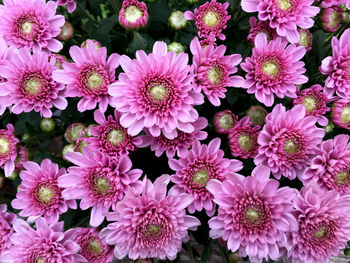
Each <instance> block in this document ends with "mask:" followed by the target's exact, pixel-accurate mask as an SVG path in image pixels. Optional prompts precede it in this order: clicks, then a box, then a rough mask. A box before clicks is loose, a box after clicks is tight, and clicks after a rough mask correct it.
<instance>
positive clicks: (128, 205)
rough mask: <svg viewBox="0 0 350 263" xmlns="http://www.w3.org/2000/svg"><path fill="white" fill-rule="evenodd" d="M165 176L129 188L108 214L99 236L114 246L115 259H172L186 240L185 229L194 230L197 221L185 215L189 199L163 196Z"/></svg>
mask: <svg viewBox="0 0 350 263" xmlns="http://www.w3.org/2000/svg"><path fill="white" fill-rule="evenodd" d="M169 181H170V180H169V176H168V175H163V176H161V177H159V178H157V179H156V180H155V182H154V183H153V184H152V183H151V181H150V180H148V179H147V178H145V179H144V180H143V187H142V189H138V190H137V189H134V188H132V189H130V190H129V191H128V192H127V193H126V194H125V197H124V199H123V200H122V201H121V202H119V203H118V204H117V207H116V212H112V213H110V214H109V215H108V217H107V219H108V221H114V222H113V223H110V224H109V225H107V227H106V228H104V229H103V230H102V231H101V233H100V237H101V238H102V239H103V240H105V241H106V243H107V244H110V245H115V246H114V255H115V256H116V258H118V259H122V258H124V257H125V256H127V255H128V256H129V258H131V259H133V260H136V259H147V258H158V259H162V260H164V259H165V258H168V259H170V260H174V259H175V258H176V255H177V253H178V252H179V251H180V250H181V248H182V241H188V240H189V236H188V230H196V228H197V226H198V225H200V222H199V220H198V219H197V218H195V217H193V216H188V215H186V211H185V208H186V207H187V206H188V205H189V204H190V203H191V202H193V197H192V196H191V195H189V194H185V193H182V194H180V195H175V196H172V195H168V196H167V195H166V192H167V185H168V183H169Z"/></svg>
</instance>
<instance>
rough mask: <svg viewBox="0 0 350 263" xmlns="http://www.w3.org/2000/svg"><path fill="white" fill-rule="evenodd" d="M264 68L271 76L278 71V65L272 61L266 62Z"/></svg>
mask: <svg viewBox="0 0 350 263" xmlns="http://www.w3.org/2000/svg"><path fill="white" fill-rule="evenodd" d="M263 70H264V72H265V73H266V74H267V75H269V76H275V75H277V73H278V67H277V65H276V63H275V62H272V61H269V62H266V63H265V65H264V66H263Z"/></svg>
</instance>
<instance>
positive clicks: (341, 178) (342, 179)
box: [335, 171, 349, 185]
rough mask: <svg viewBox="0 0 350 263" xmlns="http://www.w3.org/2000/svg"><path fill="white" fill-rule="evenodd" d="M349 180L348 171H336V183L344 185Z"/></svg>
mask: <svg viewBox="0 0 350 263" xmlns="http://www.w3.org/2000/svg"><path fill="white" fill-rule="evenodd" d="M348 182H349V171H344V172H340V173H337V179H336V181H335V183H336V184H339V185H344V184H347V183H348Z"/></svg>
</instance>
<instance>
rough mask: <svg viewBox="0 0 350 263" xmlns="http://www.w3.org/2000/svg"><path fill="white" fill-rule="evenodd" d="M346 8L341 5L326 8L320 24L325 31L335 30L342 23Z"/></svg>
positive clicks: (323, 10) (321, 15) (321, 14)
mask: <svg viewBox="0 0 350 263" xmlns="http://www.w3.org/2000/svg"><path fill="white" fill-rule="evenodd" d="M343 13H344V9H343V8H341V7H339V6H332V7H329V8H324V9H322V10H321V13H320V24H321V27H322V29H323V30H324V31H325V32H328V33H332V32H335V31H336V30H337V29H338V28H339V27H340V26H341V23H342V20H343Z"/></svg>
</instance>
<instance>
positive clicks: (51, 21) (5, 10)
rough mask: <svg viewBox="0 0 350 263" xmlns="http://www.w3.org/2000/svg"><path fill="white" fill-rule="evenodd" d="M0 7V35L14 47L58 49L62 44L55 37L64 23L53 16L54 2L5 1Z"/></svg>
mask: <svg viewBox="0 0 350 263" xmlns="http://www.w3.org/2000/svg"><path fill="white" fill-rule="evenodd" d="M3 2H4V5H3V6H0V24H1V27H0V35H1V36H2V37H3V38H4V39H5V40H6V42H7V43H8V44H9V45H11V46H14V47H17V48H22V47H24V48H32V49H33V50H34V51H40V50H45V51H51V52H59V51H60V50H61V49H62V48H63V45H62V43H61V42H60V41H58V40H57V39H55V38H54V37H56V36H57V35H58V34H59V33H60V32H61V27H62V26H63V24H64V21H65V20H64V16H62V15H56V8H57V3H55V2H53V1H48V2H47V3H46V1H44V0H5V1H3Z"/></svg>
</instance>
